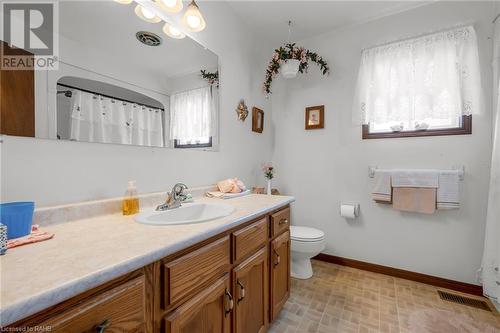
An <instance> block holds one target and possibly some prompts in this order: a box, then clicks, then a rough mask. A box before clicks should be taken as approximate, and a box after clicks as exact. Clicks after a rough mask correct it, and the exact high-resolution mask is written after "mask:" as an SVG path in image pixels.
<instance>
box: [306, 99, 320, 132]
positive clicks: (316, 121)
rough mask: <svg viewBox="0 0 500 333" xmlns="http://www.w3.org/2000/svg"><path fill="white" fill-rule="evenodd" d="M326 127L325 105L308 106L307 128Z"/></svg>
mask: <svg viewBox="0 0 500 333" xmlns="http://www.w3.org/2000/svg"><path fill="white" fill-rule="evenodd" d="M318 128H325V106H324V105H318V106H310V107H307V108H306V130H310V129H318Z"/></svg>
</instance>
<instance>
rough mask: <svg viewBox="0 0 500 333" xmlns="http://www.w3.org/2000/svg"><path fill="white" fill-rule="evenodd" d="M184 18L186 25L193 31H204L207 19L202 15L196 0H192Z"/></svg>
mask: <svg viewBox="0 0 500 333" xmlns="http://www.w3.org/2000/svg"><path fill="white" fill-rule="evenodd" d="M182 20H183V22H184V24H185V25H186V27H187V28H188V29H189V30H190V31H193V32H199V31H202V30H203V29H205V26H206V22H205V19H204V18H203V15H201V12H200V9H199V8H198V5H197V4H196V2H194V1H191V3H190V4H189V6H188V8H187V9H186V12H185V13H184V16H183V17H182Z"/></svg>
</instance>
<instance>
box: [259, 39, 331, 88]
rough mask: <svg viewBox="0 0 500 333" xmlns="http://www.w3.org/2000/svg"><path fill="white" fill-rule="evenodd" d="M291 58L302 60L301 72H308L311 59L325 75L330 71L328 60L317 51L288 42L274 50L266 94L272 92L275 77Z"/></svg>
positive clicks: (267, 72) (268, 72) (266, 84)
mask: <svg viewBox="0 0 500 333" xmlns="http://www.w3.org/2000/svg"><path fill="white" fill-rule="evenodd" d="M290 59H295V60H299V61H300V64H299V73H304V72H306V73H307V68H308V67H309V61H312V62H314V63H316V64H317V65H318V66H319V67H320V70H321V73H322V74H323V75H328V74H329V73H330V68H329V67H328V64H327V63H326V61H325V60H324V59H323V58H322V57H320V56H319V55H318V54H317V53H316V52H311V51H310V50H306V49H305V48H303V47H299V46H295V43H293V44H292V43H288V44H285V46H281V47H280V48H278V49H276V50H274V54H273V58H272V59H271V61H270V62H269V65H268V66H267V70H266V80H265V81H264V92H265V93H266V94H270V93H271V83H272V82H273V79H274V77H275V76H276V75H278V73H279V69H280V67H281V65H282V64H283V63H285V62H286V61H287V60H290Z"/></svg>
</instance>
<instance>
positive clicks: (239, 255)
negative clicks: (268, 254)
mask: <svg viewBox="0 0 500 333" xmlns="http://www.w3.org/2000/svg"><path fill="white" fill-rule="evenodd" d="M267 237H268V224H267V217H264V218H263V219H260V220H258V221H257V222H255V223H252V224H250V225H249V226H247V227H245V228H243V229H241V230H238V231H235V232H234V233H233V247H234V261H239V260H241V259H243V258H245V257H247V256H248V255H249V254H251V253H252V252H254V251H255V250H257V249H258V248H259V247H261V246H262V245H263V244H264V243H265V242H266V241H267Z"/></svg>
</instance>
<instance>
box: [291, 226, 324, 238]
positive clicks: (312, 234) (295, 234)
mask: <svg viewBox="0 0 500 333" xmlns="http://www.w3.org/2000/svg"><path fill="white" fill-rule="evenodd" d="M324 237H325V233H324V232H323V231H321V230H318V229H314V228H309V227H299V226H295V225H292V226H291V227H290V238H291V239H293V240H298V241H303V242H313V241H318V240H322V239H323V238H324Z"/></svg>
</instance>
